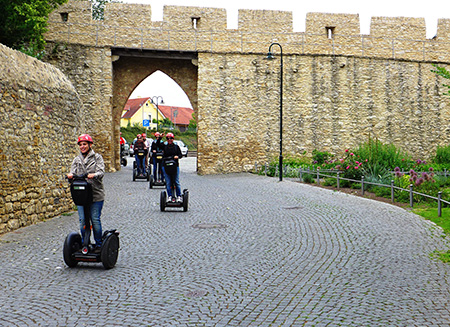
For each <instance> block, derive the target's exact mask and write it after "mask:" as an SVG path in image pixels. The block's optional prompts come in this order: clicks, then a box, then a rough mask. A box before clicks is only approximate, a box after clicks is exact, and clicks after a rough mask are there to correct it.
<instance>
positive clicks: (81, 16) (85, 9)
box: [49, 1, 92, 24]
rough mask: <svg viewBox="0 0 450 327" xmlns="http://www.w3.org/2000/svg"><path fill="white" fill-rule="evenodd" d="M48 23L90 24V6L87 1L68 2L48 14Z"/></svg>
mask: <svg viewBox="0 0 450 327" xmlns="http://www.w3.org/2000/svg"><path fill="white" fill-rule="evenodd" d="M49 21H55V22H67V23H81V24H82V23H90V22H91V21H92V6H91V3H90V2H89V1H68V2H67V3H65V4H63V5H61V6H59V7H58V8H57V9H56V10H54V11H52V12H51V13H50V14H49Z"/></svg>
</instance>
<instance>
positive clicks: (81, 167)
mask: <svg viewBox="0 0 450 327" xmlns="http://www.w3.org/2000/svg"><path fill="white" fill-rule="evenodd" d="M70 172H71V173H72V174H74V175H83V174H95V177H94V178H93V179H88V182H89V183H91V185H92V196H93V201H94V202H98V201H103V200H104V199H105V189H104V187H103V175H104V174H105V163H104V161H103V157H102V156H101V155H100V154H98V153H95V152H94V150H92V149H91V150H90V151H89V153H88V155H87V156H86V157H83V155H82V154H81V153H80V155H78V156H77V157H75V159H73V161H72V166H71V167H70Z"/></svg>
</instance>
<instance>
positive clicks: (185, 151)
mask: <svg viewBox="0 0 450 327" xmlns="http://www.w3.org/2000/svg"><path fill="white" fill-rule="evenodd" d="M173 142H174V143H175V144H176V145H178V146H179V147H180V149H181V154H182V155H183V157H187V154H188V147H187V146H186V144H184V143H183V141H181V140H174V141H173Z"/></svg>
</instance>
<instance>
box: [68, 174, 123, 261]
mask: <svg viewBox="0 0 450 327" xmlns="http://www.w3.org/2000/svg"><path fill="white" fill-rule="evenodd" d="M86 178H87V174H85V175H82V176H78V175H74V177H73V180H72V182H71V184H70V193H71V194H72V199H73V202H74V203H75V204H76V205H79V206H83V209H84V217H85V219H84V220H85V224H86V226H85V229H84V240H83V243H82V242H81V235H80V234H79V233H76V232H71V233H69V235H67V237H66V240H65V241H64V248H63V257H64V262H65V263H66V265H67V266H69V267H70V268H74V267H76V266H77V265H78V262H80V261H81V262H101V263H102V264H103V267H104V268H105V269H111V268H112V267H114V265H115V264H116V262H117V258H118V256H119V232H118V231H117V230H115V229H111V230H107V231H105V232H104V233H103V235H102V246H101V248H100V251H99V252H97V251H94V245H93V244H91V243H90V236H91V204H92V186H91V184H89V183H88V182H87V180H86Z"/></svg>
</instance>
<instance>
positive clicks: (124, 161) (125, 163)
mask: <svg viewBox="0 0 450 327" xmlns="http://www.w3.org/2000/svg"><path fill="white" fill-rule="evenodd" d="M127 163H128V162H127V159H125V158H122V166H124V167H126V166H127Z"/></svg>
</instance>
